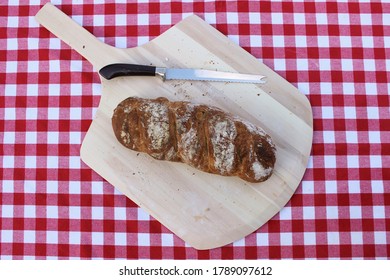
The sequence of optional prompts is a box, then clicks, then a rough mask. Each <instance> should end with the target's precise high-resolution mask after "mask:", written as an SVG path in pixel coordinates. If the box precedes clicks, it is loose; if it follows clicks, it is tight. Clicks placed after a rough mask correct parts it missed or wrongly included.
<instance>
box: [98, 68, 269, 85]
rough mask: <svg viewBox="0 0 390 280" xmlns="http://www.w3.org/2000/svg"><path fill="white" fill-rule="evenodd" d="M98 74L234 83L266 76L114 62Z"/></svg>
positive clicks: (251, 80) (107, 77)
mask: <svg viewBox="0 0 390 280" xmlns="http://www.w3.org/2000/svg"><path fill="white" fill-rule="evenodd" d="M99 74H100V75H101V76H102V77H104V78H105V79H107V80H111V79H113V78H115V77H121V76H158V77H160V78H162V80H163V81H165V80H193V81H214V82H236V83H256V84H264V83H266V80H265V79H266V77H265V76H261V75H253V74H242V73H234V72H223V71H213V70H205V69H190V68H166V67H156V66H151V65H139V64H126V63H114V64H109V65H106V66H104V67H103V68H101V69H100V70H99Z"/></svg>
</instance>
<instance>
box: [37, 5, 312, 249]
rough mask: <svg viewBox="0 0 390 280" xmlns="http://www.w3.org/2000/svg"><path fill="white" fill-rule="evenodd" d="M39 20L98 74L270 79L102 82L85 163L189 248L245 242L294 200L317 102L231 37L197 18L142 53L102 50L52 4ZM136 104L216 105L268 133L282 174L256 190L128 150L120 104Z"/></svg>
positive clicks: (84, 150) (83, 155)
mask: <svg viewBox="0 0 390 280" xmlns="http://www.w3.org/2000/svg"><path fill="white" fill-rule="evenodd" d="M36 18H37V20H38V22H40V23H41V24H42V25H43V26H45V27H46V28H47V29H49V30H50V31H51V32H52V33H54V34H55V35H56V36H57V37H59V38H60V39H62V40H63V41H64V42H66V43H67V44H69V45H70V46H71V47H72V48H73V49H75V50H76V51H77V52H79V53H80V54H81V55H83V56H84V57H85V58H86V59H87V60H88V61H90V62H91V63H92V64H93V66H94V68H95V69H96V70H98V69H100V68H101V67H102V66H104V65H106V64H108V63H114V62H122V63H126V62H128V63H140V64H153V65H157V66H167V67H190V68H204V69H212V70H221V71H237V72H242V73H254V74H255V73H256V74H262V75H266V76H267V77H268V82H267V84H265V85H254V84H237V83H217V82H214V83H211V82H195V81H166V82H162V81H161V80H159V79H158V78H151V77H120V78H115V79H113V80H110V81H107V80H105V79H104V78H101V82H102V96H101V101H100V104H99V107H98V109H97V111H96V115H95V118H94V120H93V122H92V124H91V126H90V128H89V130H88V133H87V134H86V136H85V139H84V141H83V144H82V147H81V151H80V153H81V158H82V160H83V161H84V162H85V163H86V164H87V165H88V166H90V167H91V168H92V169H93V170H94V171H96V172H97V173H98V174H100V175H101V176H102V177H103V178H104V179H106V180H107V181H108V182H109V183H111V184H112V185H113V186H115V187H116V188H117V189H118V190H120V191H121V192H122V193H123V194H124V195H126V196H127V197H128V198H130V199H131V200H133V201H134V202H135V203H137V204H138V205H139V206H140V207H142V208H143V209H144V210H146V211H147V212H148V213H149V214H150V215H152V216H153V217H154V218H156V219H157V220H158V221H160V222H161V223H162V224H163V225H164V226H166V227H167V228H168V229H170V230H171V231H172V232H174V233H175V234H176V235H177V236H179V237H180V238H182V239H183V240H184V241H185V242H187V243H188V244H189V245H191V246H193V247H195V248H197V249H210V248H215V247H219V246H223V245H226V244H229V243H231V242H234V241H236V240H238V239H241V238H243V237H245V236H246V235H248V234H250V233H252V232H253V231H256V230H257V229H258V228H259V227H261V226H262V225H263V224H264V223H266V222H267V221H268V220H269V219H271V218H272V217H273V216H274V215H275V214H277V213H278V212H279V211H280V210H281V209H282V208H283V207H284V205H285V204H286V203H287V202H288V201H289V200H290V198H291V196H292V195H293V194H294V192H295V190H296V188H297V187H298V185H299V183H300V181H301V179H302V177H303V175H304V172H305V170H306V166H307V163H308V159H309V155H310V151H311V145H312V136H313V118H312V111H311V106H310V103H309V102H308V100H307V98H306V97H305V96H304V95H303V94H302V93H300V92H299V91H298V90H297V89H296V88H295V87H293V86H292V85H291V84H290V83H288V82H287V81H286V80H285V79H283V78H282V77H280V76H279V75H278V74H276V73H275V72H274V71H273V70H271V69H270V68H268V67H267V66H265V65H264V64H262V63H261V62H259V61H258V60H257V59H256V58H255V57H253V56H252V55H251V54H249V53H248V52H246V51H245V50H243V49H242V48H240V47H239V46H238V45H236V44H235V43H233V42H232V41H230V40H229V39H228V38H227V37H226V36H224V35H223V34H221V33H220V32H219V31H217V30H216V29H214V28H213V27H211V26H210V25H208V24H207V23H206V22H204V21H203V20H202V19H200V18H199V17H197V16H195V15H193V16H189V17H187V18H186V19H184V20H183V21H181V22H179V23H178V24H176V25H175V26H173V27H172V28H170V29H169V30H167V31H166V32H164V33H163V34H161V35H160V36H158V37H157V38H155V39H153V40H152V41H150V42H148V43H146V44H144V45H142V46H139V47H136V48H130V49H119V48H115V47H112V46H108V45H106V44H103V43H102V42H101V41H99V40H98V39H96V38H95V37H94V36H93V35H92V34H90V33H88V32H87V31H86V30H85V29H83V28H82V27H81V26H79V25H78V24H77V23H75V22H74V21H73V20H72V19H70V18H69V17H67V16H66V15H65V14H64V13H62V12H61V11H60V10H58V9H57V8H56V7H54V6H53V5H51V4H46V5H45V6H44V7H43V8H42V9H41V10H40V11H39V12H38V14H37V16H36ZM65 26H66V27H67V28H64V27H65ZM69 27H71V28H69ZM129 96H140V97H145V98H156V97H159V96H164V97H167V98H168V99H170V100H188V101H192V102H196V103H203V104H208V105H212V106H217V107H219V108H221V109H223V110H225V111H228V112H231V113H232V114H235V115H237V116H240V117H241V118H244V119H247V120H248V121H250V122H252V123H254V124H255V125H259V126H261V127H263V128H264V129H265V130H266V131H267V132H268V133H269V134H270V135H271V136H272V138H273V140H274V142H275V144H276V147H277V162H276V166H275V171H274V174H273V175H272V177H271V178H270V179H269V180H267V181H266V182H264V183H258V184H250V183H247V182H245V181H243V180H241V179H239V178H234V177H223V176H218V175H212V174H207V173H204V172H201V171H198V170H196V169H193V168H191V167H189V166H186V165H184V164H181V163H173V162H161V161H157V160H154V159H152V158H151V157H150V156H148V155H145V154H139V153H137V152H134V151H131V150H128V149H126V148H124V147H123V146H122V145H121V144H119V142H118V141H117V140H116V138H115V136H114V134H113V131H112V127H111V116H112V113H113V109H114V108H115V107H116V105H117V104H118V103H119V102H120V101H122V100H123V99H125V98H127V97H129Z"/></svg>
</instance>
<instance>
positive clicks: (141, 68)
mask: <svg viewBox="0 0 390 280" xmlns="http://www.w3.org/2000/svg"><path fill="white" fill-rule="evenodd" d="M99 74H100V75H102V76H103V77H104V78H106V79H107V80H111V79H113V78H115V77H121V76H155V75H156V66H149V65H139V64H127V63H114V64H109V65H106V66H104V67H103V68H101V69H100V70H99Z"/></svg>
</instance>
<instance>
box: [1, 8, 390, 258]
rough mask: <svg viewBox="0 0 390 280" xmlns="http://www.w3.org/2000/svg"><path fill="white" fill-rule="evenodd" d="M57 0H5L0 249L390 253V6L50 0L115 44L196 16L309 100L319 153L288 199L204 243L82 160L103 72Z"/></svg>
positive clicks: (48, 253)
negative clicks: (246, 227)
mask: <svg viewBox="0 0 390 280" xmlns="http://www.w3.org/2000/svg"><path fill="white" fill-rule="evenodd" d="M46 2H47V1H43V0H42V1H39V0H35V1H31V0H30V1H27V0H20V1H11V0H10V1H8V2H7V1H6V0H2V1H1V3H0V151H1V152H0V167H1V171H0V177H1V181H0V259H91V258H93V259H141V258H142V259H145V258H146V259H286V258H287V259H351V258H353V259H373V258H375V259H389V257H390V112H389V105H390V104H389V103H390V101H389V100H390V98H389V90H390V3H381V2H380V1H372V2H370V1H360V2H358V1H350V2H349V1H334V0H331V1H293V2H291V1H272V2H271V1H198V0H194V1H189V0H187V1H152V0H151V1H146V0H143V1H141V0H140V1H125V0H116V1H114V0H109V1H106V0H104V1H103V0H95V1H92V0H91V1H71V0H64V1H52V3H53V4H55V5H56V6H57V7H58V8H60V9H61V10H63V11H64V12H65V13H67V14H68V15H70V16H71V17H72V18H73V19H75V20H76V21H77V22H78V23H80V24H81V25H83V26H84V27H85V28H86V29H88V30H89V31H90V32H92V33H93V34H94V35H95V36H97V37H98V38H100V39H101V40H103V41H104V42H106V43H108V44H111V45H114V46H117V47H134V46H137V45H140V44H143V43H145V42H147V41H149V40H151V39H153V38H154V37H156V36H158V35H160V34H161V33H162V32H164V31H165V30H167V29H168V28H169V27H170V26H172V25H173V24H175V23H177V22H179V21H180V20H181V19H183V18H184V17H186V16H187V15H190V14H197V15H199V16H200V17H202V18H203V19H205V20H206V22H208V23H209V24H211V25H212V26H214V27H215V28H216V29H218V30H220V31H221V32H222V33H224V34H225V35H226V36H228V37H229V38H230V39H231V40H233V41H234V42H236V43H238V44H239V45H240V46H241V47H243V48H244V49H246V50H247V51H249V52H250V53H251V54H252V55H254V56H255V57H256V58H258V59H259V61H262V62H263V63H265V64H266V65H268V66H269V67H271V68H272V69H274V70H275V71H276V72H277V73H279V74H280V75H281V76H283V77H284V78H286V79H287V80H288V81H289V82H290V83H292V84H293V85H295V86H296V87H298V88H299V90H300V91H301V92H303V93H304V94H305V95H306V96H307V98H308V99H309V100H310V103H311V105H312V108H313V115H314V140H313V148H312V155H311V158H310V161H309V166H308V169H307V172H306V174H305V176H304V178H303V180H302V183H301V184H300V185H299V187H298V189H297V191H296V193H295V195H294V196H293V197H292V199H291V200H290V202H289V203H288V204H287V205H286V207H284V208H283V210H282V211H281V212H280V213H279V214H277V215H276V216H275V217H274V218H272V219H271V220H270V221H269V222H268V223H267V224H265V225H264V226H263V227H261V228H260V229H258V230H257V231H255V232H253V233H252V234H250V235H249V236H247V237H245V238H244V239H242V240H239V241H237V242H234V243H233V244H230V245H227V246H224V247H222V248H217V249H213V250H205V251H197V250H195V249H193V248H191V247H190V246H189V245H187V244H185V243H184V242H183V241H182V240H181V239H179V238H178V237H176V236H175V235H174V234H172V233H171V232H170V231H169V230H168V229H166V228H165V227H164V226H163V225H161V224H160V223H159V222H158V221H156V220H155V219H154V218H152V217H150V216H149V215H148V214H146V212H144V211H143V210H142V209H140V208H139V207H138V206H137V205H136V204H135V203H134V202H132V201H131V200H129V199H127V198H126V197H125V196H124V195H122V194H120V193H119V192H118V191H116V190H115V189H114V187H113V186H111V185H110V184H109V183H107V182H106V181H105V180H104V179H102V178H101V177H100V176H98V175H97V174H96V173H94V171H92V170H91V169H90V168H88V167H87V166H86V165H85V164H84V163H83V162H82V161H81V160H80V156H79V151H80V145H81V142H82V140H83V137H84V135H85V133H86V131H87V129H88V127H89V125H90V123H91V121H92V118H93V116H94V112H95V110H96V108H97V106H98V103H99V99H100V94H101V87H100V80H99V77H98V75H97V73H96V72H95V70H94V69H92V66H91V65H90V64H89V62H87V61H86V60H85V59H83V58H82V57H81V56H80V55H79V54H78V53H76V52H75V51H73V50H71V49H70V48H69V47H68V46H67V45H66V44H64V43H63V42H61V41H60V40H59V39H58V38H56V37H55V36H53V35H52V34H51V33H50V32H49V31H47V30H46V29H45V28H43V27H40V26H39V25H38V23H37V22H36V21H35V19H34V16H35V14H36V13H37V12H38V10H39V9H40V8H41V7H42V5H43V4H45V3H46ZM384 2H385V1H384Z"/></svg>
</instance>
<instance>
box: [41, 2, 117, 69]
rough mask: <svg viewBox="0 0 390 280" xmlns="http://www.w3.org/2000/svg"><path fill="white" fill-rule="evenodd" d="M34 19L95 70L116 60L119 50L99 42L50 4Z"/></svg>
mask: <svg viewBox="0 0 390 280" xmlns="http://www.w3.org/2000/svg"><path fill="white" fill-rule="evenodd" d="M35 19H36V20H37V21H38V22H39V23H40V24H41V25H42V26H44V27H45V28H46V29H48V30H49V31H50V32H51V33H53V34H54V35H55V36H57V37H58V38H60V39H61V40H62V41H64V42H65V43H66V44H68V45H69V46H70V47H71V48H73V49H74V50H76V51H77V52H78V53H79V54H81V55H82V56H83V57H84V58H86V59H87V60H88V61H89V62H90V63H91V64H92V65H93V66H94V68H95V69H100V68H101V67H103V66H105V65H107V64H109V63H112V62H113V60H114V61H115V60H118V59H116V57H118V50H119V49H117V48H115V47H112V46H109V45H107V44H105V43H103V42H101V41H100V40H99V39H97V38H96V37H95V36H93V35H92V34H91V33H89V32H88V31H87V30H86V29H84V28H83V27H81V26H80V25H79V24H78V23H76V22H75V21H74V20H73V19H72V18H70V17H69V16H67V15H66V14H65V13H63V12H62V11H61V10H60V9H58V8H56V7H55V6H54V5H52V4H51V3H46V4H45V5H44V6H43V7H42V8H41V9H40V10H39V11H38V13H37V14H36V16H35Z"/></svg>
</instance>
